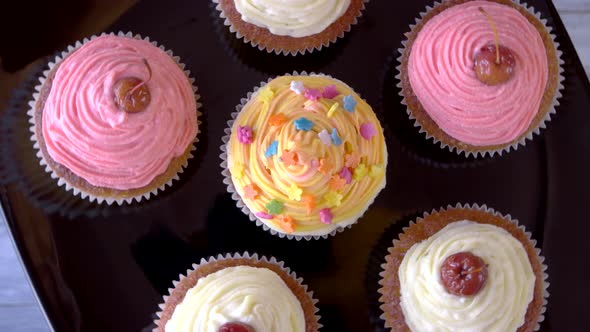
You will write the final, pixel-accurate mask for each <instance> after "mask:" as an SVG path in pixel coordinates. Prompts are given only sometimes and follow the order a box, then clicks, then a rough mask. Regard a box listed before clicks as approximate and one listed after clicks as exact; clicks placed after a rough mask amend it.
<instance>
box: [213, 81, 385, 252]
mask: <svg viewBox="0 0 590 332" xmlns="http://www.w3.org/2000/svg"><path fill="white" fill-rule="evenodd" d="M282 76H321V77H327V78H330V79H332V80H335V81H339V80H338V79H335V78H333V77H332V76H330V75H326V74H321V73H318V74H316V73H313V72H311V73H309V74H308V73H307V72H305V71H302V72H301V73H298V72H297V71H294V72H293V74H285V75H282ZM273 79H274V78H269V79H268V80H267V81H266V82H265V81H262V82H260V84H259V85H258V86H256V87H255V88H254V89H253V90H252V91H251V92H248V94H247V95H246V98H242V99H241V100H240V104H238V105H237V106H236V111H235V112H232V113H231V120H229V121H228V122H227V128H225V129H224V132H225V135H224V136H223V137H222V138H221V141H222V145H221V147H220V149H221V154H220V155H219V157H220V158H221V164H220V166H221V168H222V171H221V174H222V175H223V183H225V184H226V185H227V192H229V193H230V194H231V197H232V199H233V200H234V201H236V205H237V206H238V208H240V209H241V210H242V212H243V213H244V214H245V215H247V216H248V217H249V218H250V220H251V221H254V222H256V225H257V226H261V227H262V228H263V229H264V230H265V231H268V232H270V233H271V234H272V235H277V236H279V237H281V238H285V237H286V238H287V239H289V240H293V239H295V240H297V241H300V240H302V239H305V240H307V241H310V240H312V239H314V240H319V239H327V238H328V237H329V236H334V235H336V234H337V233H340V232H342V231H344V230H345V229H348V228H351V227H352V225H354V224H356V223H358V221H359V219H361V218H362V217H363V216H364V214H365V212H366V211H367V210H368V209H369V207H370V206H371V205H372V204H373V203H374V201H375V199H376V198H377V196H379V193H380V192H381V191H382V190H383V189H384V188H385V186H386V185H387V179H386V178H387V177H386V176H385V177H384V179H383V185H382V187H381V188H380V189H379V190H377V192H376V193H375V195H374V196H373V197H372V198H371V199H370V200H369V202H368V203H367V206H366V208H365V209H364V210H363V211H362V212H361V213H359V215H358V216H357V217H356V220H355V221H354V222H352V223H350V224H348V225H343V226H339V225H338V224H336V225H334V226H335V228H334V229H333V230H331V231H330V232H329V233H326V234H317V235H299V234H296V233H297V232H295V233H294V234H287V233H282V232H279V231H276V230H274V229H272V228H270V227H268V226H267V225H266V224H265V223H264V222H263V221H262V220H260V218H258V217H257V216H256V214H254V212H252V211H250V209H249V208H248V206H247V205H246V203H244V201H243V200H242V197H241V196H240V194H239V193H238V192H237V191H236V188H235V186H234V184H233V181H232V178H231V172H230V170H229V168H228V155H227V153H228V152H227V145H228V144H229V140H230V136H231V132H232V127H233V124H234V121H235V119H236V118H237V117H238V115H239V114H240V112H241V111H242V108H244V106H246V104H247V103H248V102H249V101H250V98H251V97H252V95H254V94H255V93H256V92H257V91H258V90H259V89H261V88H263V87H264V86H266V84H268V83H269V82H270V81H272V80H273ZM340 82H341V81H340ZM342 83H343V84H345V85H346V86H348V84H346V83H344V82H342ZM351 89H352V88H351ZM353 92H354V93H355V94H357V95H358V96H359V97H360V95H359V94H358V93H356V92H355V91H354V90H353ZM363 100H364V99H363ZM384 145H385V157H384V160H385V164H384V166H383V167H384V169H385V172H386V174H387V157H388V154H387V142H384Z"/></svg>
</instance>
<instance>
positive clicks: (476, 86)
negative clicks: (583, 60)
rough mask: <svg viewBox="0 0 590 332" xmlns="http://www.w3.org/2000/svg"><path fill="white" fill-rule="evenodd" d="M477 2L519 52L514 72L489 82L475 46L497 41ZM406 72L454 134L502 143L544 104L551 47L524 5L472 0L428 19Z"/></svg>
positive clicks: (418, 93) (514, 135) (422, 98)
mask: <svg viewBox="0 0 590 332" xmlns="http://www.w3.org/2000/svg"><path fill="white" fill-rule="evenodd" d="M479 7H482V8H483V9H484V10H485V11H486V12H487V13H488V14H489V15H490V16H491V17H492V19H493V21H494V22H495V24H496V26H497V30H498V34H499V41H500V44H501V45H504V46H506V47H508V48H509V49H510V50H512V53H513V54H514V56H515V58H516V66H515V72H514V75H513V77H512V78H511V79H510V80H509V81H507V82H505V83H503V84H499V85H495V86H488V85H485V84H484V83H482V82H480V81H479V80H478V79H477V78H476V76H475V71H474V55H475V53H476V52H477V51H478V50H479V49H481V47H483V46H484V45H486V44H489V43H493V41H494V35H493V30H492V28H491V26H490V23H489V22H488V21H487V19H486V17H485V16H484V15H483V14H482V13H481V12H480V11H479V10H478V8H479ZM408 76H409V80H410V84H411V86H412V90H413V91H414V93H415V94H416V96H417V97H418V100H419V101H420V103H421V104H422V106H423V107H424V109H425V110H426V112H427V113H428V115H429V116H430V117H431V118H432V119H433V120H434V121H435V122H436V123H437V125H438V126H439V127H440V128H441V129H442V130H444V131H445V132H446V133H447V134H448V135H450V136H452V137H453V138H455V139H457V140H459V141H462V142H465V143H468V144H471V145H475V146H486V145H495V144H504V143H509V142H511V141H513V140H515V139H517V138H518V137H520V136H521V135H522V134H523V133H525V132H526V130H527V129H528V127H529V126H530V124H531V122H532V120H533V118H534V117H535V115H536V114H537V112H538V111H539V107H540V104H541V99H542V97H543V93H544V90H545V86H546V84H547V79H548V65H547V55H546V52H545V46H544V44H543V40H542V39H541V36H540V34H539V32H538V31H537V29H536V28H535V26H533V25H532V24H531V23H530V22H529V21H528V20H527V18H526V17H524V16H523V15H522V14H521V13H519V12H518V10H516V9H514V8H512V7H509V6H506V5H501V4H498V3H494V2H489V1H468V2H466V3H464V4H460V5H456V6H453V7H450V8H448V9H446V10H444V11H442V12H441V13H439V14H437V15H435V16H434V17H432V18H431V19H430V20H428V21H427V22H426V23H425V24H424V26H423V27H422V30H420V32H419V33H418V36H417V37H416V39H415V41H414V43H413V45H412V47H411V53H410V57H409V63H408Z"/></svg>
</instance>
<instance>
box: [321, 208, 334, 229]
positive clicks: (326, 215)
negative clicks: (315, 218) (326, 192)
mask: <svg viewBox="0 0 590 332" xmlns="http://www.w3.org/2000/svg"><path fill="white" fill-rule="evenodd" d="M333 218H334V215H332V211H330V209H329V208H324V209H321V210H320V221H321V222H322V223H324V224H326V225H330V224H332V219H333Z"/></svg>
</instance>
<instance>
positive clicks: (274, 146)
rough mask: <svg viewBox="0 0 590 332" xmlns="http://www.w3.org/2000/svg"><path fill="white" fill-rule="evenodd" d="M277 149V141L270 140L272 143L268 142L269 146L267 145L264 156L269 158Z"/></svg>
mask: <svg viewBox="0 0 590 332" xmlns="http://www.w3.org/2000/svg"><path fill="white" fill-rule="evenodd" d="M278 150H279V142H278V141H272V143H270V146H269V147H268V149H266V152H265V153H264V155H265V156H266V158H270V157H272V156H274V155H275V154H277V152H278Z"/></svg>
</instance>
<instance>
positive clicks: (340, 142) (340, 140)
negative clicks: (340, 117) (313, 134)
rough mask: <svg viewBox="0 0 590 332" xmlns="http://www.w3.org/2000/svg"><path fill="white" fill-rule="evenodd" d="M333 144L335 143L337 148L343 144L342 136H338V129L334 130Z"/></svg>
mask: <svg viewBox="0 0 590 332" xmlns="http://www.w3.org/2000/svg"><path fill="white" fill-rule="evenodd" d="M332 143H334V145H336V146H338V145H340V144H342V139H341V138H340V136H338V131H337V130H336V128H332Z"/></svg>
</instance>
